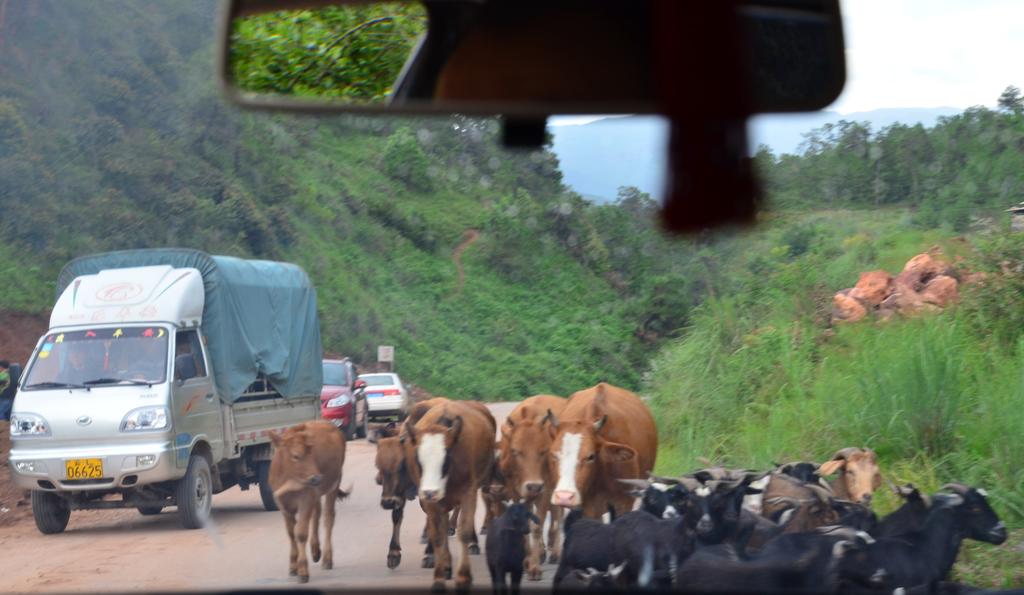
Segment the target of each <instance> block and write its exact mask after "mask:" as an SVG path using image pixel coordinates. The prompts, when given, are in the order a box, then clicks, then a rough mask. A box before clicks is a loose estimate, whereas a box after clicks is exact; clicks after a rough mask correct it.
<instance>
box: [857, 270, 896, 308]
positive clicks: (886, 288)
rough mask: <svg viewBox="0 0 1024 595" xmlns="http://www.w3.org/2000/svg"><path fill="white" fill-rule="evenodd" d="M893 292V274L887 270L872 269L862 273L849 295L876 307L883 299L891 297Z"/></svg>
mask: <svg viewBox="0 0 1024 595" xmlns="http://www.w3.org/2000/svg"><path fill="white" fill-rule="evenodd" d="M892 292H893V278H892V275H890V274H889V273H887V272H885V271H870V272H867V273H861V274H860V279H858V280H857V285H855V286H854V288H853V290H852V291H851V292H850V294H849V295H850V297H852V298H856V299H858V300H860V301H862V302H864V303H865V304H867V305H869V306H872V307H874V306H877V305H878V304H881V303H882V300H884V299H885V298H887V297H889V295H890V294H891V293H892Z"/></svg>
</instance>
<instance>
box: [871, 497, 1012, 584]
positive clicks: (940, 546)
mask: <svg viewBox="0 0 1024 595" xmlns="http://www.w3.org/2000/svg"><path fill="white" fill-rule="evenodd" d="M944 489H949V490H952V491H953V493H952V494H935V495H933V496H932V497H931V499H932V506H931V510H930V511H929V513H928V516H927V518H926V520H925V523H924V526H923V527H922V528H921V530H919V531H913V532H910V533H905V534H902V535H897V536H895V537H885V538H881V539H879V540H878V541H877V542H876V543H874V544H871V546H870V547H869V552H870V553H871V556H872V557H873V559H874V560H876V561H877V562H878V563H879V564H881V565H883V566H884V567H885V569H886V570H887V571H888V574H889V582H888V583H887V586H889V587H892V588H897V587H905V588H906V587H914V586H918V585H926V584H931V583H935V582H937V581H942V580H946V579H947V578H948V577H949V573H950V570H952V568H953V563H954V562H955V561H956V557H957V554H958V553H959V552H960V544H961V543H962V542H963V540H964V539H974V540H977V541H984V542H988V543H991V544H994V545H999V544H1001V543H1003V542H1004V541H1006V526H1005V525H1004V524H1003V522H1002V521H1000V520H999V517H998V516H997V515H996V513H995V511H993V510H992V508H991V507H990V506H989V504H988V501H987V500H986V498H985V492H984V491H983V490H977V489H974V488H969V487H967V486H964V485H961V484H947V485H946V486H944Z"/></svg>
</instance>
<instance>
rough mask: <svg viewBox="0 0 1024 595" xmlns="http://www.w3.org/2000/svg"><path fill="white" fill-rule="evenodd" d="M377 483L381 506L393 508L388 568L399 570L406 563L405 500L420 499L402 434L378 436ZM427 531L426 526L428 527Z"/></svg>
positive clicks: (386, 508)
mask: <svg viewBox="0 0 1024 595" xmlns="http://www.w3.org/2000/svg"><path fill="white" fill-rule="evenodd" d="M376 442H377V456H376V458H375V459H374V463H375V464H376V466H377V477H376V481H377V485H379V486H380V487H381V495H380V507H381V508H383V509H384V510H390V511H391V543H390V544H389V545H388V557H387V565H388V568H391V569H395V568H398V565H399V564H401V562H402V546H401V543H400V542H399V537H400V535H401V533H402V518H403V516H404V514H405V502H406V501H407V500H412V499H414V498H416V484H415V483H413V481H412V478H411V477H409V472H408V470H407V469H406V465H405V453H404V451H403V449H402V445H401V444H400V442H399V438H398V437H388V438H377V439H376ZM424 531H425V529H424Z"/></svg>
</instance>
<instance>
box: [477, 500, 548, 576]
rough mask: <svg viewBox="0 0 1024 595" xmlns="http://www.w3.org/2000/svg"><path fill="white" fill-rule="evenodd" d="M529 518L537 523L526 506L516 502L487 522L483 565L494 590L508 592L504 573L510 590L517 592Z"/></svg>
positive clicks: (524, 556) (524, 553)
mask: <svg viewBox="0 0 1024 595" xmlns="http://www.w3.org/2000/svg"><path fill="white" fill-rule="evenodd" d="M530 521H533V522H534V523H538V524H539V523H540V519H538V518H537V517H536V516H535V515H534V514H533V513H531V512H530V509H529V508H528V507H527V505H525V504H523V503H516V504H512V505H511V506H509V507H507V508H506V509H505V512H504V513H502V514H501V516H499V517H497V518H495V520H494V522H493V523H492V525H491V532H490V533H488V535H487V568H488V570H490V572H491V586H492V587H493V589H494V592H495V593H504V592H507V591H508V586H509V585H508V584H507V583H506V582H505V580H506V576H508V579H509V580H510V582H511V586H512V592H513V593H518V592H519V583H520V581H522V578H523V561H524V560H525V559H526V536H527V535H529V534H530Z"/></svg>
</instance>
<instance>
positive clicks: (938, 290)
mask: <svg viewBox="0 0 1024 595" xmlns="http://www.w3.org/2000/svg"><path fill="white" fill-rule="evenodd" d="M958 297H959V295H958V293H957V282H956V279H954V278H952V277H948V276H946V275H939V276H938V277H935V278H934V279H932V280H931V281H929V282H928V284H927V285H925V287H924V291H922V292H921V299H922V300H923V301H924V302H926V303H929V304H935V305H936V306H938V307H940V308H943V307H945V306H946V304H949V303H952V302H956V301H957V299H958Z"/></svg>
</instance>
